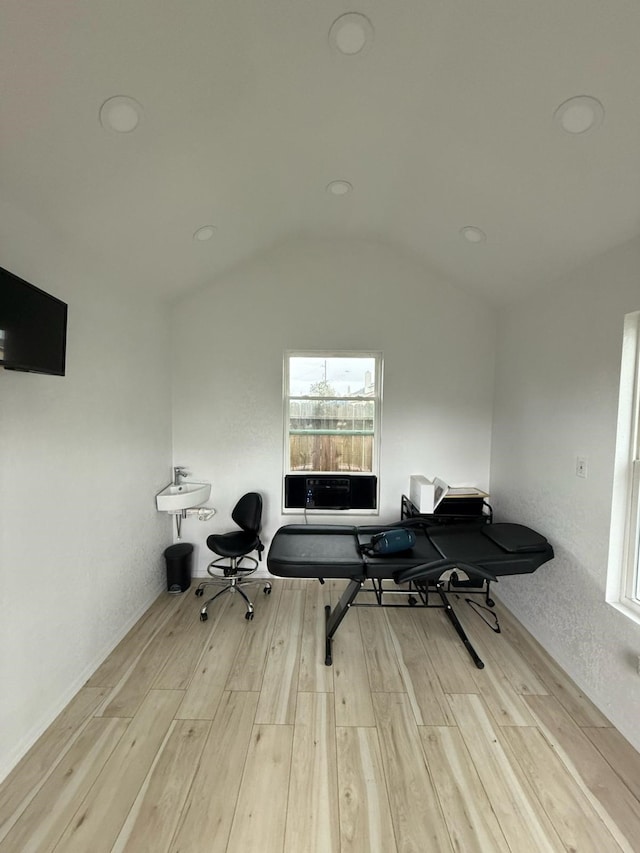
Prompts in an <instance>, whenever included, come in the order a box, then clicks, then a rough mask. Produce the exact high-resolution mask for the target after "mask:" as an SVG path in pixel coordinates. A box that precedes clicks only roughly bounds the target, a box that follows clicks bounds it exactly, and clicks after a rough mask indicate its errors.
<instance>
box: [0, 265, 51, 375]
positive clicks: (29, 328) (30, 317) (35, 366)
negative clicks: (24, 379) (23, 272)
mask: <svg viewBox="0 0 640 853" xmlns="http://www.w3.org/2000/svg"><path fill="white" fill-rule="evenodd" d="M66 348H67V305H66V303H65V302H62V301H61V300H60V299H57V298H56V297H55V296H51V295H50V294H49V293H45V292H44V290H40V288H38V287H35V286H34V285H33V284H29V283H28V282H26V281H23V280H22V279H21V278H18V276H17V275H14V274H13V273H10V272H8V270H5V269H2V267H0V365H2V366H3V367H4V368H5V370H22V371H25V372H28V373H48V374H51V375H53V376H64V372H65V359H66Z"/></svg>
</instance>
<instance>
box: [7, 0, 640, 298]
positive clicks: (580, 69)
mask: <svg viewBox="0 0 640 853" xmlns="http://www.w3.org/2000/svg"><path fill="white" fill-rule="evenodd" d="M345 15H349V17H343V16H345ZM354 15H355V16H356V17H353V16H354ZM362 16H364V17H362ZM338 19H341V21H340V22H338V23H337V24H335V26H333V25H334V22H336V21H338ZM332 26H333V29H332ZM122 96H126V97H127V98H131V99H133V101H134V102H136V103H137V105H138V107H137V109H138V117H137V118H138V124H137V126H136V127H135V128H134V129H130V127H131V124H130V123H129V121H130V119H131V123H133V114H131V113H130V112H129V109H130V102H127V101H125V102H119V101H112V102H111V103H110V104H107V105H106V107H105V109H104V110H103V113H102V121H101V116H100V111H101V108H102V106H103V104H105V102H108V101H110V99H112V98H114V97H122ZM578 96H589V97H590V98H593V99H595V105H594V102H593V101H591V102H589V101H588V102H586V106H585V104H584V102H577V103H576V105H575V108H574V109H573V110H569V112H568V113H566V114H565V118H564V124H565V125H566V127H567V128H569V132H568V131H567V129H566V128H565V127H564V126H563V121H562V120H561V117H560V116H559V115H557V114H556V111H557V110H558V107H559V106H560V105H561V104H563V103H565V102H566V101H568V100H569V99H572V98H574V97H578ZM590 104H591V105H592V107H590ZM598 104H600V105H601V106H602V110H603V112H602V113H601V112H599V109H600V107H599V105H598ZM111 106H113V107H115V109H114V111H112V112H111V114H109V113H108V110H109V107H111ZM134 106H135V103H134ZM570 106H571V105H570ZM590 109H592V112H589V110H590ZM110 121H111V122H113V123H115V125H116V126H117V127H119V128H120V131H116V130H114V129H113V128H112V127H111V126H110V125H109V122H110ZM590 121H591V122H593V123H592V126H591V127H587V125H588V124H589V122H590ZM585 127H587V129H585ZM123 130H124V131H125V132H122V131H123ZM571 131H573V132H571ZM575 131H578V132H575ZM334 181H341V182H344V183H342V184H339V185H338V186H337V189H338V190H340V189H347V190H348V192H344V193H339V194H334V192H332V191H331V188H329V189H328V187H329V185H330V184H332V182H334ZM0 197H1V198H2V204H3V211H4V213H3V217H11V216H12V215H13V214H15V215H16V216H18V214H20V215H27V216H29V217H31V218H32V219H33V220H35V221H37V222H38V223H39V224H40V225H42V226H43V227H45V228H47V229H49V230H50V231H51V232H52V233H54V234H55V235H56V240H57V242H58V244H59V245H60V248H61V251H65V252H68V253H69V254H70V255H72V254H73V252H74V249H75V250H77V251H78V252H79V253H80V252H81V253H82V254H83V256H85V257H91V258H92V259H93V260H94V262H95V263H96V264H100V265H101V267H103V268H104V269H107V270H111V271H112V273H113V277H114V280H115V278H118V279H119V280H124V281H126V282H127V283H128V284H129V286H135V287H139V288H141V289H144V290H148V291H152V290H153V291H155V292H157V293H158V294H160V295H162V296H169V297H170V296H177V295H179V294H180V293H183V292H186V291H188V290H189V289H190V288H194V287H197V286H200V285H202V284H204V283H206V282H209V281H212V280H214V278H215V277H216V275H219V274H220V273H221V272H223V271H225V270H227V269H229V268H231V267H232V266H234V265H235V264H237V263H239V262H241V261H242V260H243V259H245V258H247V257H249V256H252V255H254V254H255V253H256V252H259V251H261V250H262V249H265V248H267V247H269V246H271V245H273V244H277V243H280V242H282V241H286V240H289V239H293V238H295V237H297V236H301V235H302V236H319V237H323V238H326V237H329V238H332V237H337V238H347V239H348V238H363V239H371V240H380V241H384V242H386V243H389V244H392V245H395V246H397V247H399V248H401V249H404V250H407V251H409V252H411V253H412V254H413V255H417V256H419V257H420V258H421V259H422V260H423V261H424V263H425V265H427V266H429V267H431V268H432V269H434V270H435V271H436V272H437V273H438V274H439V275H442V276H444V277H446V278H447V279H449V280H451V281H453V282H455V283H459V284H462V285H463V286H464V287H466V288H467V289H470V290H475V291H476V292H478V293H479V294H481V295H483V296H486V297H487V298H489V299H492V300H494V301H504V300H509V299H511V298H514V297H518V296H519V295H520V294H522V293H524V292H525V291H527V290H529V289H532V288H536V287H540V286H543V285H544V286H546V285H548V284H549V283H550V282H552V281H553V279H554V278H556V277H558V276H560V275H562V274H564V273H566V272H568V271H569V270H570V269H572V268H574V267H575V266H577V265H578V264H580V263H581V262H583V261H585V260H588V259H589V258H591V257H593V256H595V255H597V254H599V253H601V252H603V251H605V250H607V249H609V248H611V247H613V246H615V245H618V244H620V243H622V242H625V241H626V240H629V239H631V238H633V237H634V236H636V235H637V234H638V232H639V231H640V5H639V4H637V3H634V2H631V0H628V2H627V0H606V2H603V0H562V2H560V3H559V2H558V0H521V2H513V0H481V1H480V2H479V0H394V2H389V0H385V2H382V0H363V2H357V3H354V4H346V3H344V2H339V0H187V2H184V0H183V2H177V0H127V2H115V0H111V2H105V0H102V2H100V1H99V0H84V2H81V1H80V0H63V2H57V3H54V2H51V0H0ZM207 226H211V227H212V228H211V230H210V231H208V232H200V234H199V235H197V236H194V235H196V233H197V232H198V230H199V229H201V228H202V227H207ZM469 226H473V227H474V228H476V229H480V230H479V231H472V232H465V231H464V229H465V228H467V227H469ZM8 233H9V230H8V226H7V221H6V220H5V223H4V224H3V223H2V222H1V221H0V266H7V264H6V262H5V263H3V252H2V243H3V242H4V243H5V246H6V239H7V234H8ZM12 233H13V234H14V239H15V232H12ZM207 234H212V236H211V237H210V239H207V240H202V239H198V237H202V236H207ZM465 234H466V235H467V236H471V237H476V238H478V239H477V241H475V242H472V241H469V240H468V239H467V237H466V236H465ZM2 238H4V239H2ZM24 239H25V241H28V240H29V235H24ZM30 251H32V252H36V253H37V252H38V251H42V249H41V248H40V247H39V246H38V243H37V241H34V242H33V244H32V245H31V246H30ZM15 271H16V272H18V274H20V270H15ZM43 286H44V285H43Z"/></svg>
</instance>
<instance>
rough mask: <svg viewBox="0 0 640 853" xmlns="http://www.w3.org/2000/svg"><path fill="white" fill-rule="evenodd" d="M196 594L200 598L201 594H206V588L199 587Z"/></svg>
mask: <svg viewBox="0 0 640 853" xmlns="http://www.w3.org/2000/svg"><path fill="white" fill-rule="evenodd" d="M196 595H197V596H198V598H200V596H201V595H204V590H203V589H197V590H196Z"/></svg>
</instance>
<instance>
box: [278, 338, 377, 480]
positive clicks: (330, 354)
mask: <svg viewBox="0 0 640 853" xmlns="http://www.w3.org/2000/svg"><path fill="white" fill-rule="evenodd" d="M291 358H371V359H373V360H374V361H375V381H374V388H375V395H374V397H373V400H374V421H373V458H372V463H371V472H362V473H371V474H373V475H374V476H376V477H378V478H379V469H380V428H381V424H382V378H383V358H382V353H381V352H378V351H371V350H287V351H286V352H285V354H284V372H283V382H282V390H283V413H284V416H283V425H284V429H283V457H282V458H283V469H284V473H285V474H299V473H301V472H300V471H294V470H292V469H291V467H290V457H289V400H290V398H291V397H292V396H294V397H295V395H292V394H291V393H290V387H289V360H290V359H291ZM309 399H313V398H309ZM318 399H322V398H318ZM352 399H354V400H358V399H362V400H371V399H372V398H371V397H361V398H359V397H353V398H352ZM305 473H309V474H310V475H312V474H314V473H315V474H337V475H338V476H339V475H340V474H344V473H345V472H344V471H308V472H305ZM349 473H350V475H351V476H354V477H357V476H358V475H359V473H360V472H355V471H354V472H349Z"/></svg>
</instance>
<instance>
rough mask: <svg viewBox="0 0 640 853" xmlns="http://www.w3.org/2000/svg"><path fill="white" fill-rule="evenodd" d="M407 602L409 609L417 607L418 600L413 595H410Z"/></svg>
mask: <svg viewBox="0 0 640 853" xmlns="http://www.w3.org/2000/svg"><path fill="white" fill-rule="evenodd" d="M407 601H408V602H409V607H415V606H416V604H417V603H418V599H417V598H415V597H414V596H413V595H410V596H409V598H408V599H407Z"/></svg>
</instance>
